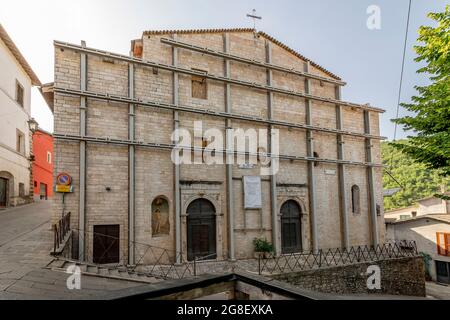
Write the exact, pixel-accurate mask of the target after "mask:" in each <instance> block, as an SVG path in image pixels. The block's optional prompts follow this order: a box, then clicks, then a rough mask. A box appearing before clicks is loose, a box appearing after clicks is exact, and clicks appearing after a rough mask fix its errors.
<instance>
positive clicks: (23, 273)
mask: <svg viewBox="0 0 450 320" xmlns="http://www.w3.org/2000/svg"><path fill="white" fill-rule="evenodd" d="M50 217H51V213H50V202H40V203H35V204H30V205H26V206H22V207H18V208H13V209H8V210H2V211H0V299H95V298H96V297H100V296H102V295H104V294H105V293H106V292H108V291H112V290H117V289H123V288H128V287H133V286H141V285H142V283H136V282H128V281H122V280H113V279H105V278H100V277H89V276H82V278H81V290H68V289H67V287H66V280H67V277H68V274H66V273H63V272H56V271H52V270H49V269H45V266H46V265H47V264H48V263H49V262H50V261H51V260H52V257H51V256H50V255H49V253H50V250H51V248H52V245H53V242H52V241H53V233H52V231H51V229H50V228H51V225H50Z"/></svg>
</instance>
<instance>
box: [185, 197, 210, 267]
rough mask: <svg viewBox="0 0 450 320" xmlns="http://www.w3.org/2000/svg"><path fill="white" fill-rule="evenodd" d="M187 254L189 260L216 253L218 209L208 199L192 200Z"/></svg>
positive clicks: (189, 208)
mask: <svg viewBox="0 0 450 320" xmlns="http://www.w3.org/2000/svg"><path fill="white" fill-rule="evenodd" d="M186 213H187V254H188V260H194V258H196V257H198V258H200V257H204V256H209V255H210V256H209V257H208V259H214V258H215V253H216V209H215V208H214V206H213V204H212V203H211V202H210V201H208V200H206V199H197V200H194V201H192V202H191V203H190V204H189V206H188V208H187V210H186Z"/></svg>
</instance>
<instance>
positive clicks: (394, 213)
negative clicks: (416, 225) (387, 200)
mask: <svg viewBox="0 0 450 320" xmlns="http://www.w3.org/2000/svg"><path fill="white" fill-rule="evenodd" d="M442 192H443V194H445V195H447V196H449V195H450V192H445V191H444V189H443V190H442ZM428 214H450V201H449V200H446V199H441V198H437V197H435V196H429V197H426V198H422V199H419V200H417V201H415V202H414V204H413V205H411V206H408V207H404V208H398V209H393V210H389V211H386V212H385V214H384V216H385V219H386V220H390V221H396V220H407V219H410V218H415V217H419V216H423V215H428Z"/></svg>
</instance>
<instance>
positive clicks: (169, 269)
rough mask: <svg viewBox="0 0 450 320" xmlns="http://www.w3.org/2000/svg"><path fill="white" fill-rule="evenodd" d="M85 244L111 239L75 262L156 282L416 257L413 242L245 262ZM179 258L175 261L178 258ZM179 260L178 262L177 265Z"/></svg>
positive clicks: (88, 248) (142, 247)
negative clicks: (114, 251) (111, 253)
mask: <svg viewBox="0 0 450 320" xmlns="http://www.w3.org/2000/svg"><path fill="white" fill-rule="evenodd" d="M72 231H73V232H74V234H77V233H79V230H78V229H73V228H72ZM79 236H84V237H86V239H85V242H84V243H93V237H94V236H100V237H105V238H110V241H109V243H110V246H109V247H105V248H104V249H105V251H104V252H103V253H101V254H100V256H99V254H98V252H97V253H96V257H97V260H96V261H94V259H93V258H94V252H93V248H92V246H89V245H88V246H86V250H85V258H86V259H85V260H82V261H81V260H78V262H81V263H88V264H93V265H97V266H98V267H103V268H108V269H119V270H120V269H122V270H126V271H130V272H136V273H140V274H145V275H148V276H153V277H155V278H159V279H183V278H188V277H195V276H198V275H200V274H205V273H216V272H234V271H235V270H236V269H240V270H243V271H246V272H251V273H255V274H256V273H258V274H260V275H273V274H282V273H288V272H296V271H305V270H313V269H320V268H326V267H333V266H344V265H350V264H356V263H361V262H371V261H380V260H388V259H396V258H404V257H416V256H419V255H418V253H417V247H416V243H415V242H414V241H406V240H403V241H397V242H388V243H385V244H382V245H377V246H375V247H373V246H368V245H364V246H354V247H350V248H346V249H341V248H335V249H320V250H318V251H317V252H313V251H306V252H301V253H290V254H283V255H281V256H274V255H272V254H266V255H259V256H258V258H257V259H246V260H237V261H226V260H225V261H222V260H220V261H219V260H217V254H216V253H212V254H208V255H205V256H195V257H194V259H193V260H188V259H187V258H186V254H182V253H180V252H179V253H177V252H176V251H174V250H169V249H166V248H161V247H157V246H152V245H149V244H146V243H141V242H137V241H132V242H131V243H129V244H128V250H124V249H126V248H124V247H123V246H124V245H125V246H126V245H127V243H128V239H125V238H118V237H113V236H109V235H106V234H101V233H95V232H88V231H85V232H84V235H81V234H79ZM114 242H118V244H119V245H120V249H119V251H120V253H121V256H119V257H118V259H117V261H116V262H114V263H105V264H102V263H98V260H99V259H100V260H102V258H103V256H104V255H106V254H107V251H108V250H109V249H110V247H111V246H112V245H113V243H114ZM132 248H134V250H135V257H136V262H135V264H134V265H130V264H129V263H128V251H129V250H131V249H132ZM177 258H178V259H177ZM176 261H179V263H176Z"/></svg>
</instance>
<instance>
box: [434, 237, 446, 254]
mask: <svg viewBox="0 0 450 320" xmlns="http://www.w3.org/2000/svg"><path fill="white" fill-rule="evenodd" d="M436 244H437V253H438V254H439V255H441V256H446V255H447V252H446V251H447V250H446V236H445V233H442V232H436Z"/></svg>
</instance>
